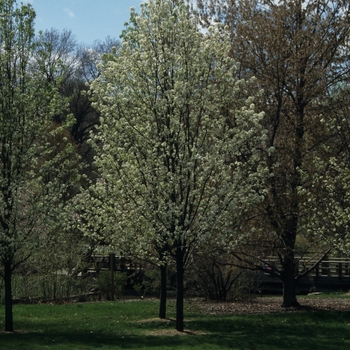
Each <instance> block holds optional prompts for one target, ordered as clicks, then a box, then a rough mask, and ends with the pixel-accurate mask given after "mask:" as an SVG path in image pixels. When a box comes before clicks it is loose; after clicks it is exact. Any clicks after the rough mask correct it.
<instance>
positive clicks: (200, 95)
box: [87, 0, 266, 331]
mask: <svg viewBox="0 0 350 350" xmlns="http://www.w3.org/2000/svg"><path fill="white" fill-rule="evenodd" d="M141 6H142V7H141V14H140V15H137V14H136V13H135V12H134V11H132V13H131V20H130V22H129V25H128V26H127V29H126V30H125V31H124V33H123V36H122V40H123V42H122V47H121V49H120V50H119V51H118V54H117V55H113V54H112V55H107V56H105V57H104V60H103V63H102V65H101V66H100V76H99V77H98V78H97V79H96V80H94V82H93V83H92V85H91V89H92V93H93V97H94V99H95V101H96V103H95V106H96V108H97V110H98V111H99V112H100V113H101V119H100V123H101V125H100V126H99V128H98V134H97V135H96V136H95V137H94V138H93V142H94V144H95V147H96V149H97V152H98V153H97V156H96V162H95V164H96V166H97V167H98V169H99V171H100V174H101V179H100V181H99V182H98V184H97V185H98V186H99V188H100V189H101V188H102V189H103V190H101V192H100V193H105V195H104V197H103V200H102V201H101V204H102V205H101V206H100V207H99V208H100V209H99V210H101V216H100V217H99V219H97V224H98V222H100V223H101V222H103V224H104V231H105V232H106V233H107V234H110V235H112V237H111V238H110V240H111V244H113V242H115V241H121V240H125V241H126V242H128V246H130V247H131V248H132V249H136V250H138V251H139V252H142V251H145V252H150V251H152V248H150V247H153V249H154V247H161V248H162V249H164V252H163V257H162V259H163V261H164V262H165V263H166V261H167V259H170V258H172V259H174V261H175V266H176V273H177V280H176V290H177V303H176V329H177V330H179V331H183V326H184V325H183V292H184V290H183V278H184V271H185V267H186V264H187V263H188V259H189V257H190V256H191V253H192V250H193V249H194V248H195V247H197V246H199V245H200V244H201V242H205V241H206V240H207V239H208V238H209V237H210V236H211V235H212V234H213V233H215V234H216V241H217V243H218V244H220V245H229V243H231V244H234V241H235V239H236V238H235V237H236V233H237V231H239V226H240V219H241V217H242V215H243V214H245V213H246V212H248V211H249V210H250V208H251V207H252V206H254V205H255V204H256V203H257V202H259V201H260V200H261V196H263V194H264V191H263V186H262V184H261V182H262V177H264V176H266V169H265V168H264V166H263V165H261V164H260V163H259V161H260V158H261V157H260V156H259V150H258V148H262V147H263V145H264V142H263V140H264V137H265V132H264V131H263V128H262V127H261V124H260V121H261V118H262V116H263V115H262V114H258V113H256V112H255V111H254V110H255V107H254V105H253V104H252V101H253V99H252V98H242V95H246V94H244V93H243V92H244V90H245V86H246V82H245V81H244V80H238V79H237V78H236V74H237V71H236V70H237V67H236V65H235V63H234V61H233V60H232V59H231V58H230V57H229V50H230V45H229V42H228V40H227V39H228V38H227V36H226V35H225V32H222V33H221V32H220V31H219V30H218V29H216V28H210V30H209V32H208V34H207V35H205V36H204V35H203V34H202V33H201V32H200V31H199V29H198V24H199V23H198V18H197V17H196V16H195V15H193V14H192V13H191V11H190V10H189V8H188V7H187V6H186V5H185V4H184V1H182V0H154V1H153V0H152V1H149V2H148V3H146V4H143V5H141ZM99 146H100V147H99ZM90 200H91V202H90ZM87 203H91V205H94V198H89V202H87ZM109 215H110V216H109ZM97 217H98V216H97ZM90 225H91V222H90ZM129 238H131V240H132V241H131V242H130V240H129ZM155 258H158V256H156V257H155Z"/></svg>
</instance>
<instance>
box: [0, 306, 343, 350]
mask: <svg viewBox="0 0 350 350" xmlns="http://www.w3.org/2000/svg"><path fill="white" fill-rule="evenodd" d="M168 309H169V317H170V318H171V320H169V321H167V322H160V321H159V320H157V319H156V315H157V312H158V303H157V302H154V301H145V300H140V301H127V302H125V301H116V302H102V303H85V304H71V305H15V306H14V320H15V328H16V329H17V330H18V332H16V333H14V334H4V333H0V349H6V350H7V349H28V350H36V349H38V350H41V349H57V350H58V349H62V350H63V349H65V350H75V349H77V350H78V349H79V350H84V349H86V350H91V349H159V350H162V349H179V350H180V349H198V350H199V349H248V350H252V349H255V350H262V349H265V350H273V349H288V350H294V349H295V350H301V349H307V350H309V349H314V350H319V349H327V350H332V349H334V350H342V349H344V350H345V349H350V312H326V311H313V312H306V313H288V314H286V313H281V314H268V315H236V316H234V315H232V316H215V315H204V314H203V313H202V312H200V311H199V310H197V309H196V308H195V307H194V306H191V305H190V304H189V306H188V307H187V308H186V310H185V319H186V322H185V328H186V330H188V331H189V332H187V333H185V334H184V335H174V333H175V332H173V331H172V330H173V329H174V327H175V324H174V321H173V317H174V311H175V304H174V302H173V301H171V302H170V303H169V307H168ZM0 312H1V322H0V327H1V328H2V329H3V327H4V325H3V315H4V307H3V306H0ZM146 321H147V322H146Z"/></svg>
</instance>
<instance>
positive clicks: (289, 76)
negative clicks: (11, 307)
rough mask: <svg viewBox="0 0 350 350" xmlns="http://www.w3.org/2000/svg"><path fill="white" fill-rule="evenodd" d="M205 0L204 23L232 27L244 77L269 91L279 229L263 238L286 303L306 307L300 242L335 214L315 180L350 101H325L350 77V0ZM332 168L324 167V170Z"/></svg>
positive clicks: (271, 214) (275, 225) (274, 216)
mask: <svg viewBox="0 0 350 350" xmlns="http://www.w3.org/2000/svg"><path fill="white" fill-rule="evenodd" d="M198 6H199V8H200V11H201V14H202V19H203V23H210V21H212V20H213V19H214V18H215V19H216V20H218V21H222V22H224V23H225V24H226V25H228V26H229V27H230V30H231V39H232V41H231V42H232V46H231V47H232V51H231V53H232V55H233V57H234V58H235V59H236V60H237V61H239V62H240V63H241V70H240V73H241V75H242V77H250V76H252V75H254V76H256V78H257V88H258V89H261V88H262V89H263V91H264V93H263V95H262V96H261V98H260V100H259V102H258V103H257V106H258V108H259V109H261V110H264V111H265V126H266V128H267V129H268V144H269V146H270V147H273V148H274V149H275V151H274V152H272V153H271V154H270V156H269V157H268V158H267V161H268V165H269V169H270V171H271V172H273V173H274V176H273V177H271V178H270V179H269V189H270V190H269V198H268V200H267V201H266V202H265V205H264V207H263V210H262V212H261V213H262V216H261V219H262V220H261V223H260V227H262V228H263V229H264V230H266V232H270V233H271V235H270V238H268V237H266V235H263V236H261V237H262V238H264V240H269V241H270V243H269V246H270V247H272V249H273V251H274V254H276V255H277V256H278V259H279V261H280V264H281V266H282V268H281V269H276V270H275V271H274V272H275V274H276V275H278V276H279V277H280V278H281V280H282V282H283V286H284V294H283V305H284V306H293V305H298V303H297V300H296V295H295V286H296V282H297V280H298V279H299V278H300V277H301V275H296V264H297V261H296V260H295V253H296V251H297V249H298V245H297V240H298V237H302V236H304V237H307V239H310V240H311V241H312V243H313V244H314V243H315V239H316V240H317V238H318V239H320V240H321V239H323V236H320V237H317V235H315V234H313V233H316V232H317V228H316V227H317V226H318V224H317V220H318V219H320V218H321V217H322V216H324V215H326V214H327V211H325V210H322V208H321V207H320V206H319V203H320V201H324V198H322V195H324V194H325V193H324V192H323V193H322V191H320V186H321V183H320V182H318V186H316V185H315V181H316V180H315V177H316V178H317V177H318V176H319V174H320V168H317V167H316V165H315V162H314V161H315V158H316V157H320V159H322V162H323V164H328V163H329V159H330V156H331V154H332V153H331V152H328V151H326V148H328V147H329V145H330V144H332V142H334V141H335V137H336V135H337V134H339V133H336V132H335V130H336V129H333V130H331V128H330V125H331V124H334V122H335V119H334V117H335V115H336V114H337V110H339V106H340V105H341V104H342V103H346V104H347V105H348V100H345V99H343V100H342V101H340V100H338V102H337V103H333V104H328V106H326V105H325V103H324V101H325V99H328V96H330V95H331V94H332V93H333V91H334V89H335V87H337V86H338V85H339V84H340V83H341V82H342V81H344V80H345V79H348V73H349V65H348V64H347V63H346V60H347V57H348V42H349V41H348V40H349V28H350V26H349V20H350V16H349V10H350V6H349V3H348V2H347V1H342V0H341V1H328V0H327V1H323V0H311V1H301V0H300V1H299V0H298V1H289V0H284V1H279V2H274V1H260V0H227V1H226V0H217V1H215V0H208V1H205V0H202V1H198ZM337 98H339V99H340V98H341V95H338V97H337ZM323 121H325V123H323ZM329 150H330V149H329ZM332 150H333V151H335V147H333V148H332ZM333 155H335V153H333ZM328 170H330V168H329V167H327V166H324V167H323V170H322V171H323V172H327V171H328ZM324 174H325V173H324ZM324 174H323V175H324ZM318 178H319V177H318ZM338 179H340V178H338ZM333 203H334V202H333ZM311 205H313V206H311ZM315 214H316V215H315ZM316 218H318V219H316ZM265 223H268V226H267V227H266V224H265ZM313 225H316V226H314V228H312V226H313ZM313 230H314V232H312V231H313ZM257 237H258V236H257ZM311 238H312V239H311ZM264 243H266V241H265V242H264ZM264 243H262V241H261V242H260V244H259V246H260V247H264V246H266V244H264ZM257 246H258V245H257ZM257 249H258V248H257ZM299 253H301V254H304V253H306V252H305V251H304V252H300V251H299ZM257 255H259V254H258V253H257ZM320 257H321V258H322V254H321V255H320ZM245 258H247V256H246V257H245ZM248 260H250V261H252V259H251V257H250V259H248ZM255 262H256V263H257V266H259V264H260V265H261V261H259V260H255Z"/></svg>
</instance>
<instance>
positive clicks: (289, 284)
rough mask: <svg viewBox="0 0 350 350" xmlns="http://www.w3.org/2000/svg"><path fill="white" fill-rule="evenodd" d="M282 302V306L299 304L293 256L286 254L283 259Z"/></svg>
mask: <svg viewBox="0 0 350 350" xmlns="http://www.w3.org/2000/svg"><path fill="white" fill-rule="evenodd" d="M283 270H284V271H283V274H282V282H283V303H282V307H295V306H299V303H298V301H297V297H296V289H295V287H296V280H295V263H294V257H291V256H288V255H286V256H285V257H284V261H283Z"/></svg>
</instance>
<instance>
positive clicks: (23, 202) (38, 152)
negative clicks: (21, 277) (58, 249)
mask: <svg viewBox="0 0 350 350" xmlns="http://www.w3.org/2000/svg"><path fill="white" fill-rule="evenodd" d="M0 14H1V18H0V80H1V86H0V125H1V127H0V261H1V264H2V269H1V274H2V276H3V278H4V283H5V330H6V331H13V316H12V289H11V281H12V274H13V271H14V269H15V268H16V267H18V266H19V265H20V264H21V263H22V262H23V261H25V260H26V259H27V258H28V257H29V256H30V253H31V251H32V249H34V248H35V246H36V244H37V240H38V237H39V236H40V232H42V231H43V230H46V229H48V228H49V229H52V227H53V226H54V225H55V224H56V221H55V219H57V217H58V216H59V214H60V213H61V212H63V209H62V201H63V200H64V198H65V194H66V193H68V192H69V191H70V187H71V184H72V182H71V181H70V182H66V176H67V172H69V171H70V170H72V169H73V171H74V168H72V167H71V166H70V161H71V153H74V149H73V146H72V145H71V144H70V143H69V140H68V138H65V137H64V126H63V125H57V124H56V123H55V122H54V121H53V117H54V116H55V115H57V114H58V113H59V111H60V110H62V108H64V106H65V102H64V101H63V100H62V99H61V98H60V96H59V94H58V91H57V89H56V87H55V86H54V85H53V84H51V83H50V82H49V81H48V80H47V79H46V77H45V76H44V74H43V72H42V71H41V70H40V69H39V68H40V67H39V68H38V67H36V66H35V64H34V63H33V57H34V51H35V43H34V26H33V21H34V17H35V13H34V11H33V9H32V7H31V6H30V5H21V6H20V7H17V6H16V2H15V1H14V0H4V1H1V2H0ZM60 135H61V136H60ZM57 144H59V147H57Z"/></svg>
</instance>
